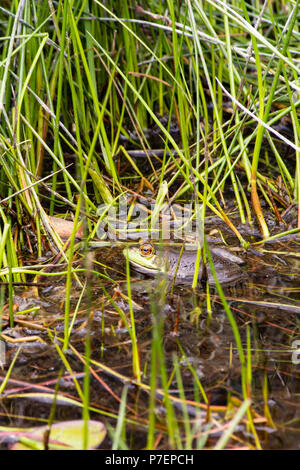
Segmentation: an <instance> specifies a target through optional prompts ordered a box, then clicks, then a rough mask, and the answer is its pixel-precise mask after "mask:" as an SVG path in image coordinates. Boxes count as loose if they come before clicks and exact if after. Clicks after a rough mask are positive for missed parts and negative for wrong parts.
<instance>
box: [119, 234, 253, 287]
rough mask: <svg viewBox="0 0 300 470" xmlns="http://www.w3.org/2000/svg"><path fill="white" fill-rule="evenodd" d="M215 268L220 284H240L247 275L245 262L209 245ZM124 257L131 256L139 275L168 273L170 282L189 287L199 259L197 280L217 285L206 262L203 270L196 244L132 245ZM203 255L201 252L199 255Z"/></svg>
mask: <svg viewBox="0 0 300 470" xmlns="http://www.w3.org/2000/svg"><path fill="white" fill-rule="evenodd" d="M210 252H211V255H212V259H213V263H214V267H215V270H216V273H217V277H218V280H219V282H220V283H221V284H225V283H230V282H233V281H239V280H240V279H242V278H243V277H244V276H245V273H244V271H243V269H242V268H241V265H243V264H245V262H244V260H243V259H242V258H240V257H239V256H237V255H234V254H233V253H231V251H229V250H228V249H227V248H224V247H220V246H217V245H216V246H210ZM123 254H124V256H125V257H126V256H128V259H129V262H130V264H131V266H132V267H133V268H134V269H135V270H136V271H138V272H140V273H143V274H147V275H149V276H155V275H156V274H157V273H167V275H168V278H169V279H170V280H172V279H174V276H175V275H176V279H175V282H176V283H177V284H190V283H191V282H192V281H193V279H194V273H195V269H196V266H197V258H198V259H199V260H200V262H199V263H198V264H199V269H198V281H201V280H205V279H206V278H207V279H208V282H209V283H211V284H214V278H213V275H212V272H211V269H210V265H209V263H208V262H207V263H206V267H207V269H206V270H205V269H204V264H203V261H202V256H201V257H200V256H197V254H198V248H197V245H185V246H184V247H183V249H181V248H180V247H176V246H174V244H164V245H157V246H156V245H154V244H153V243H148V242H147V243H142V244H140V246H139V247H136V246H132V247H130V248H128V249H127V248H125V249H124V250H123ZM199 254H200V253H199Z"/></svg>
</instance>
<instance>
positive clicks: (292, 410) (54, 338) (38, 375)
mask: <svg viewBox="0 0 300 470" xmlns="http://www.w3.org/2000/svg"><path fill="white" fill-rule="evenodd" d="M299 245H300V241H299V240H298V239H297V238H293V239H290V240H282V241H280V242H276V243H275V242H273V243H269V244H265V245H256V246H252V248H251V249H250V250H249V251H248V252H247V253H243V256H245V258H246V266H245V270H246V272H247V279H246V280H245V279H243V281H242V282H240V283H239V282H237V283H236V284H235V285H232V286H226V287H224V293H225V295H226V299H227V302H228V305H229V306H230V308H231V311H232V313H233V315H234V318H235V321H236V323H237V325H238V329H239V333H240V336H241V340H242V344H243V347H244V351H245V352H246V335H247V330H248V331H249V333H250V340H251V367H252V381H251V398H252V400H253V407H254V409H255V411H256V412H257V416H258V417H260V422H259V420H258V423H257V424H256V430H257V432H258V436H259V439H260V442H261V445H262V447H263V448H265V449H280V448H283V449H288V448H298V447H299V434H300V426H299V418H300V401H299V389H300V381H299V379H300V364H298V361H299V360H298V359H300V354H299V358H298V356H297V353H296V348H297V347H298V348H300V342H299V343H297V341H300V332H299V331H300V330H299V328H300V256H299V254H300V250H299ZM105 250H106V251H103V250H98V251H95V252H94V253H93V257H94V265H93V268H94V274H91V275H90V277H89V279H88V282H89V287H88V288H87V289H86V293H85V295H84V296H83V299H82V301H81V302H80V305H79V306H78V312H77V316H76V318H75V319H74V324H73V329H72V333H71V336H70V345H71V347H70V348H69V350H68V352H67V354H66V358H67V361H68V367H66V364H64V363H63V361H62V359H61V356H60V354H59V348H58V346H59V347H60V348H61V347H62V343H61V341H59V338H63V335H64V298H65V284H64V279H61V280H60V281H56V282H55V283H53V282H51V284H50V283H47V284H46V283H45V284H44V286H42V287H40V288H39V290H38V293H37V292H36V291H34V290H32V289H28V290H27V291H24V289H20V288H19V289H18V290H17V291H16V296H15V298H14V304H15V312H16V313H15V325H14V327H13V328H10V327H9V322H8V312H7V310H5V311H4V320H3V323H2V331H3V333H4V334H5V344H6V365H5V367H4V369H3V370H2V371H1V372H0V376H1V378H2V380H4V377H5V373H6V371H7V368H8V366H9V364H10V363H11V361H12V360H13V358H14V357H15V355H16V353H17V351H18V349H19V348H20V351H19V353H18V357H17V359H16V362H15V365H14V368H13V371H12V374H11V376H10V378H9V380H8V383H7V386H6V387H5V390H4V393H3V396H2V398H1V402H0V413H1V414H0V423H1V425H6V426H10V427H15V426H19V427H27V426H33V425H37V424H43V423H44V422H45V421H47V419H49V414H50V412H51V407H52V405H53V391H54V390H55V388H56V389H57V390H58V391H59V397H58V399H57V403H56V410H55V413H54V416H55V420H56V421H62V420H67V419H77V418H80V417H81V408H80V407H79V406H78V392H77V389H76V385H75V384H74V380H73V379H72V378H71V372H70V371H71V370H72V373H73V377H74V376H75V377H76V379H77V380H78V383H79V384H80V385H81V386H82V381H83V364H82V361H81V359H80V357H81V355H82V354H83V353H84V352H85V345H86V338H87V336H89V337H90V341H91V357H92V359H94V360H95V361H97V364H94V365H93V371H94V374H92V375H91V377H90V402H91V406H92V407H93V409H94V411H92V412H91V417H92V418H95V419H101V420H103V421H104V422H109V423H110V424H111V425H112V426H115V419H114V418H112V417H109V416H107V414H108V413H111V414H113V415H115V414H117V411H118V408H119V405H120V397H121V394H122V391H123V387H124V382H123V381H122V379H121V378H120V376H118V375H114V373H118V374H121V375H122V376H125V377H127V378H129V379H131V378H132V377H133V374H132V356H131V349H132V348H131V341H130V337H129V334H128V331H127V329H126V327H125V325H124V322H123V321H122V320H121V318H120V314H119V313H118V309H121V310H122V312H124V314H125V315H126V316H127V318H129V305H128V301H127V297H126V296H127V288H126V267H125V262H124V261H123V258H122V256H121V251H120V250H119V249H118V248H113V249H105ZM104 260H105V263H104ZM99 263H103V264H105V265H106V267H105V266H102V265H101V264H99ZM96 272H99V273H102V274H103V275H105V276H107V277H109V278H110V280H109V279H107V278H103V277H100V276H99V275H97V274H96ZM82 280H84V277H82ZM131 290H132V297H133V300H134V303H133V310H134V314H135V322H136V334H137V339H138V345H139V352H140V360H141V369H142V370H143V371H145V373H144V375H143V382H144V383H146V384H147V383H149V372H148V371H149V370H150V361H151V344H152V329H153V324H154V319H153V307H151V305H153V301H154V299H156V302H158V305H159V309H158V312H159V317H160V321H161V326H162V330H163V333H162V344H163V350H164V356H165V361H166V367H167V371H168V374H171V372H172V370H173V367H174V362H173V358H174V354H176V355H177V357H178V361H179V364H180V368H181V375H182V380H183V384H184V390H185V397H186V398H187V399H189V400H191V401H194V400H195V377H197V380H200V382H201V384H202V386H203V388H204V390H205V393H206V395H207V397H208V399H209V402H210V404H211V406H212V407H213V406H217V405H218V406H220V407H222V406H225V407H226V405H227V403H228V400H229V397H232V396H233V397H235V398H236V399H240V400H242V399H243V396H242V390H241V368H240V360H239V356H238V352H237V348H236V342H235V338H234V335H233V330H232V327H231V325H230V322H229V320H228V317H227V314H226V312H225V310H224V307H223V305H222V302H221V301H220V298H219V295H218V292H217V290H216V289H215V288H211V289H210V295H211V297H210V299H211V302H210V304H209V303H208V302H207V295H206V291H205V286H199V288H198V289H197V290H196V291H193V290H192V289H191V288H189V287H188V286H180V285H177V286H175V288H174V291H173V292H170V290H169V289H167V290H166V297H165V299H164V301H162V300H161V299H160V300H159V298H160V297H161V295H162V290H161V288H158V286H157V281H156V280H155V279H150V278H147V277H145V276H143V275H141V274H137V273H134V272H132V277H131ZM80 294H81V290H80V289H79V288H78V287H76V285H74V289H73V292H72V305H71V318H70V321H72V319H73V314H74V312H75V311H76V308H77V302H78V301H79V299H80ZM111 298H113V302H112V301H111ZM33 307H36V309H35V310H34V311H32V312H29V313H27V314H22V313H21V314H18V312H21V311H24V310H25V309H30V308H33ZM88 318H89V321H88ZM21 340H24V341H21ZM299 362H300V361H299ZM101 365H103V366H105V367H107V368H110V372H108V371H105V370H103V367H101ZM191 367H192V368H193V371H194V373H192V372H191ZM160 385H161V383H160V378H159V377H158V387H159V386H160ZM177 388H178V384H177V382H176V380H175V378H174V379H173V381H172V383H171V386H170V393H173V394H174V396H178V392H177ZM64 398H69V399H72V400H73V402H72V404H70V402H67V401H64ZM148 399H149V396H148V394H147V393H145V392H144V391H138V389H137V388H136V387H134V386H129V389H128V399H127V405H128V417H130V418H132V419H135V420H136V422H137V424H136V425H135V426H134V427H132V426H129V428H128V438H129V437H130V442H131V446H132V448H135V449H138V448H143V446H145V444H146V438H147V430H146V429H145V427H144V426H143V419H144V418H145V417H147V415H148ZM199 399H200V400H201V401H202V398H201V397H199ZM266 410H268V411H267V412H266ZM188 411H189V414H190V416H191V418H194V417H195V416H197V410H196V409H195V407H193V406H192V405H191V406H190V407H189V409H188ZM157 412H158V415H160V416H161V423H163V417H164V407H163V403H162V401H161V399H160V397H157ZM177 412H178V416H179V417H180V416H181V409H180V407H178V409H177ZM103 414H104V415H103ZM266 417H267V419H266ZM215 419H219V420H220V423H222V422H223V419H224V414H222V413H220V415H219V417H218V415H217V418H215ZM139 423H140V424H139ZM217 437H218V435H217V434H216V435H215V436H213V437H212V438H211V441H210V445H213V442H214V439H216V438H217ZM238 438H239V439H240V441H241V442H242V443H243V445H246V446H251V445H254V441H253V439H252V438H251V436H249V433H248V431H247V429H246V427H245V426H242V425H241V426H240V427H239V429H238ZM7 445H8V443H7V442H4V443H2V447H3V448H6V446H7ZM103 445H104V446H105V447H108V448H109V446H110V441H109V437H108V438H107V439H106V441H105V443H104V444H103ZM160 447H161V448H162V449H163V448H167V447H168V443H167V440H166V438H164V437H162V439H161V442H160Z"/></svg>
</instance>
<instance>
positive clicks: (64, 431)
mask: <svg viewBox="0 0 300 470" xmlns="http://www.w3.org/2000/svg"><path fill="white" fill-rule="evenodd" d="M48 429H49V427H48V426H41V427H38V428H35V429H32V428H31V429H30V430H24V431H25V432H26V431H27V432H26V435H24V434H25V433H24V434H23V435H22V436H21V437H19V441H18V442H16V443H15V444H13V445H12V446H11V450H32V449H35V450H44V448H45V435H46V434H45V433H46V432H47V431H48ZM105 436H106V428H105V425H104V424H103V423H102V422H101V421H93V420H91V421H88V449H94V448H96V447H98V446H99V445H100V444H101V442H102V441H103V439H104V438H105ZM83 437H84V421H83V420H74V421H62V422H60V423H56V424H53V425H52V426H51V432H50V436H49V440H47V444H48V448H49V449H56V450H58V449H62V450H82V449H83Z"/></svg>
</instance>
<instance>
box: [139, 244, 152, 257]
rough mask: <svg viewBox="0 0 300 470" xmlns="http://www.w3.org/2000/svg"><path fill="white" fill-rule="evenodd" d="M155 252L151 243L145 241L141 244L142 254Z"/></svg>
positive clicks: (147, 254)
mask: <svg viewBox="0 0 300 470" xmlns="http://www.w3.org/2000/svg"><path fill="white" fill-rule="evenodd" d="M154 253H155V250H154V247H153V246H152V245H151V243H144V244H143V245H141V246H140V254H141V255H142V256H151V255H153V254H154Z"/></svg>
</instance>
